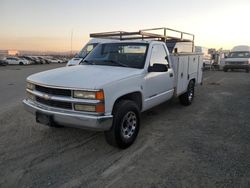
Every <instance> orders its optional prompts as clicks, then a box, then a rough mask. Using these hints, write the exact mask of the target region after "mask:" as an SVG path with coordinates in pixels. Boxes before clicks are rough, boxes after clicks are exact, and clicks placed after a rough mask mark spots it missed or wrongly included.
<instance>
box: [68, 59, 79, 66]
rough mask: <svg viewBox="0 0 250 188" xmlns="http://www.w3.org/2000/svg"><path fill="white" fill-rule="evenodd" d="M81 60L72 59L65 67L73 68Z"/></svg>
mask: <svg viewBox="0 0 250 188" xmlns="http://www.w3.org/2000/svg"><path fill="white" fill-rule="evenodd" d="M82 60H83V58H73V59H71V60H70V61H69V62H68V63H67V65H66V66H74V65H79V63H80V62H81V61H82Z"/></svg>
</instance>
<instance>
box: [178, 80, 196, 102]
mask: <svg viewBox="0 0 250 188" xmlns="http://www.w3.org/2000/svg"><path fill="white" fill-rule="evenodd" d="M194 86H195V83H194V81H193V80H191V81H190V82H189V84H188V88H187V91H186V93H184V94H182V95H181V96H180V97H179V100H180V103H181V104H182V105H184V106H189V105H191V104H192V102H193V99H194Z"/></svg>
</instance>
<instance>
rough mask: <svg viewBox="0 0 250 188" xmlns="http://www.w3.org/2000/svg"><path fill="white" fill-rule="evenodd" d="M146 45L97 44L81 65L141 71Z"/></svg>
mask: <svg viewBox="0 0 250 188" xmlns="http://www.w3.org/2000/svg"><path fill="white" fill-rule="evenodd" d="M147 49H148V44H143V43H106V44H99V45H98V46H97V47H96V48H95V49H94V50H93V51H92V52H91V53H90V54H89V55H88V56H87V58H86V59H85V61H84V62H83V63H82V64H95V65H107V66H123V67H130V68H138V69H142V68H143V67H144V63H145V58H146V54H147V53H146V52H147Z"/></svg>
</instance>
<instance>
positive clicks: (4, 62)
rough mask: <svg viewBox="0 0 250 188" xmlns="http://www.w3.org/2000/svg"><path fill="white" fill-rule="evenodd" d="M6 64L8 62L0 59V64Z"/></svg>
mask: <svg viewBox="0 0 250 188" xmlns="http://www.w3.org/2000/svg"><path fill="white" fill-rule="evenodd" d="M6 65H8V62H7V61H5V60H2V59H0V66H6Z"/></svg>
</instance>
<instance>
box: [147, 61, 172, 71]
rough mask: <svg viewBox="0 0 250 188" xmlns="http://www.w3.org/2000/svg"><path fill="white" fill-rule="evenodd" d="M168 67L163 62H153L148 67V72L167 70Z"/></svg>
mask: <svg viewBox="0 0 250 188" xmlns="http://www.w3.org/2000/svg"><path fill="white" fill-rule="evenodd" d="M167 71H168V67H167V65H164V64H159V63H155V64H153V66H150V67H149V68H148V72H167Z"/></svg>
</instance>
